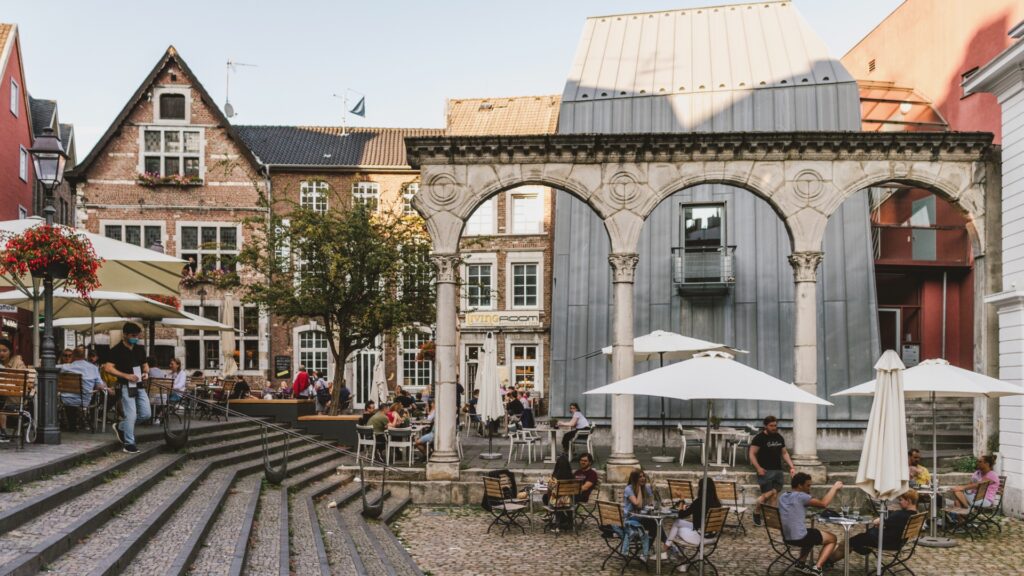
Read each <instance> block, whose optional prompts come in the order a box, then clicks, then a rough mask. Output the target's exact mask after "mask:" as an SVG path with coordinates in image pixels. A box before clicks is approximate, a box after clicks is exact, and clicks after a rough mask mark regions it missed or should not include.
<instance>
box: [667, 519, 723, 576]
mask: <svg viewBox="0 0 1024 576" xmlns="http://www.w3.org/2000/svg"><path fill="white" fill-rule="evenodd" d="M728 516H729V509H728V508H726V507H725V506H722V507H721V508H709V509H708V513H707V515H706V517H705V518H704V526H703V533H704V557H703V558H700V543H699V542H698V543H697V544H692V543H690V542H686V541H685V540H676V541H675V544H676V546H677V547H678V548H679V552H680V556H682V558H683V561H682V562H680V563H679V564H676V567H677V568H678V567H679V566H682V565H683V564H694V563H700V562H703V563H704V564H706V565H707V566H708V567H709V568H710V569H711V572H708V571H707V570H705V571H704V573H705V574H709V573H714V574H718V568H716V567H715V565H714V564H712V563H711V560H709V559H708V558H709V557H710V556H711V555H712V554H714V553H715V549H716V548H718V543H719V542H720V541H721V540H722V531H723V530H724V529H725V519H726V518H727V517H728Z"/></svg>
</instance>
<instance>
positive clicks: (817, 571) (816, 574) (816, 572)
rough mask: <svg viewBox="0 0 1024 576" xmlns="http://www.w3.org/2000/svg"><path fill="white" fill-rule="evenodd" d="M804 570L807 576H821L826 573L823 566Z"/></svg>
mask: <svg viewBox="0 0 1024 576" xmlns="http://www.w3.org/2000/svg"><path fill="white" fill-rule="evenodd" d="M804 570H805V572H804V573H805V574H811V575H812V576H821V575H822V574H823V573H824V572H823V571H822V569H821V566H808V567H807V568H804Z"/></svg>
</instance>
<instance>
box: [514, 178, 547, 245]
mask: <svg viewBox="0 0 1024 576" xmlns="http://www.w3.org/2000/svg"><path fill="white" fill-rule="evenodd" d="M505 194H506V195H505V223H506V224H505V232H506V234H513V235H521V236H525V235H537V234H543V233H544V200H545V196H544V186H519V187H517V188H513V189H511V190H509V191H508V192H506V193H505ZM527 196H535V197H536V199H535V200H534V201H535V202H537V206H538V209H539V210H540V213H539V214H538V218H537V226H536V228H535V229H532V230H529V231H523V232H520V231H518V230H516V218H515V206H516V200H517V198H525V197H527Z"/></svg>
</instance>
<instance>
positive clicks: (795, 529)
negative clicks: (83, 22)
mask: <svg viewBox="0 0 1024 576" xmlns="http://www.w3.org/2000/svg"><path fill="white" fill-rule="evenodd" d="M790 485H791V486H792V487H793V490H792V491H791V492H786V493H784V494H782V495H781V496H779V518H780V520H781V521H782V539H783V540H784V541H785V542H786V544H789V545H790V546H799V547H800V560H801V561H803V560H804V558H806V557H807V555H808V554H810V553H811V550H813V549H814V547H815V546H819V545H820V546H821V554H819V555H818V563H817V564H816V565H815V566H810V567H808V568H807V569H806V570H807V572H806V573H807V574H821V573H822V570H823V569H824V567H825V565H826V563H827V564H828V565H829V566H831V565H832V564H834V563H836V562H838V561H839V560H841V559H842V557H843V549H842V548H839V547H837V546H836V536H835V534H833V533H831V532H827V531H824V532H823V531H821V530H818V529H817V528H808V527H807V518H806V516H807V507H808V506H814V507H816V508H828V505H829V504H831V503H832V499H833V498H835V497H836V494H837V493H838V492H839V490H841V489H842V488H843V483H842V482H836V483H835V484H833V485H832V487H831V488H829V490H828V493H827V494H825V497H824V498H821V499H818V498H814V497H813V496H811V475H810V474H807V473H804V472H797V473H796V474H794V475H793V479H792V480H791V481H790Z"/></svg>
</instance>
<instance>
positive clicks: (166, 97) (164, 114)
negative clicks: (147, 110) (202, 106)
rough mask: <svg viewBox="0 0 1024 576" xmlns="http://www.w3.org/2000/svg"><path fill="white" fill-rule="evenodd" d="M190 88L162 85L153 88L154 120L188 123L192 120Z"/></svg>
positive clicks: (155, 121)
mask: <svg viewBox="0 0 1024 576" xmlns="http://www.w3.org/2000/svg"><path fill="white" fill-rule="evenodd" d="M190 94H191V92H190V90H189V88H188V87H187V86H162V87H157V88H154V89H153V122H154V123H157V124H188V123H189V122H190V121H191V116H192V114H191V110H190V108H191V106H190V105H189V102H190V101H191V97H190Z"/></svg>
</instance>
